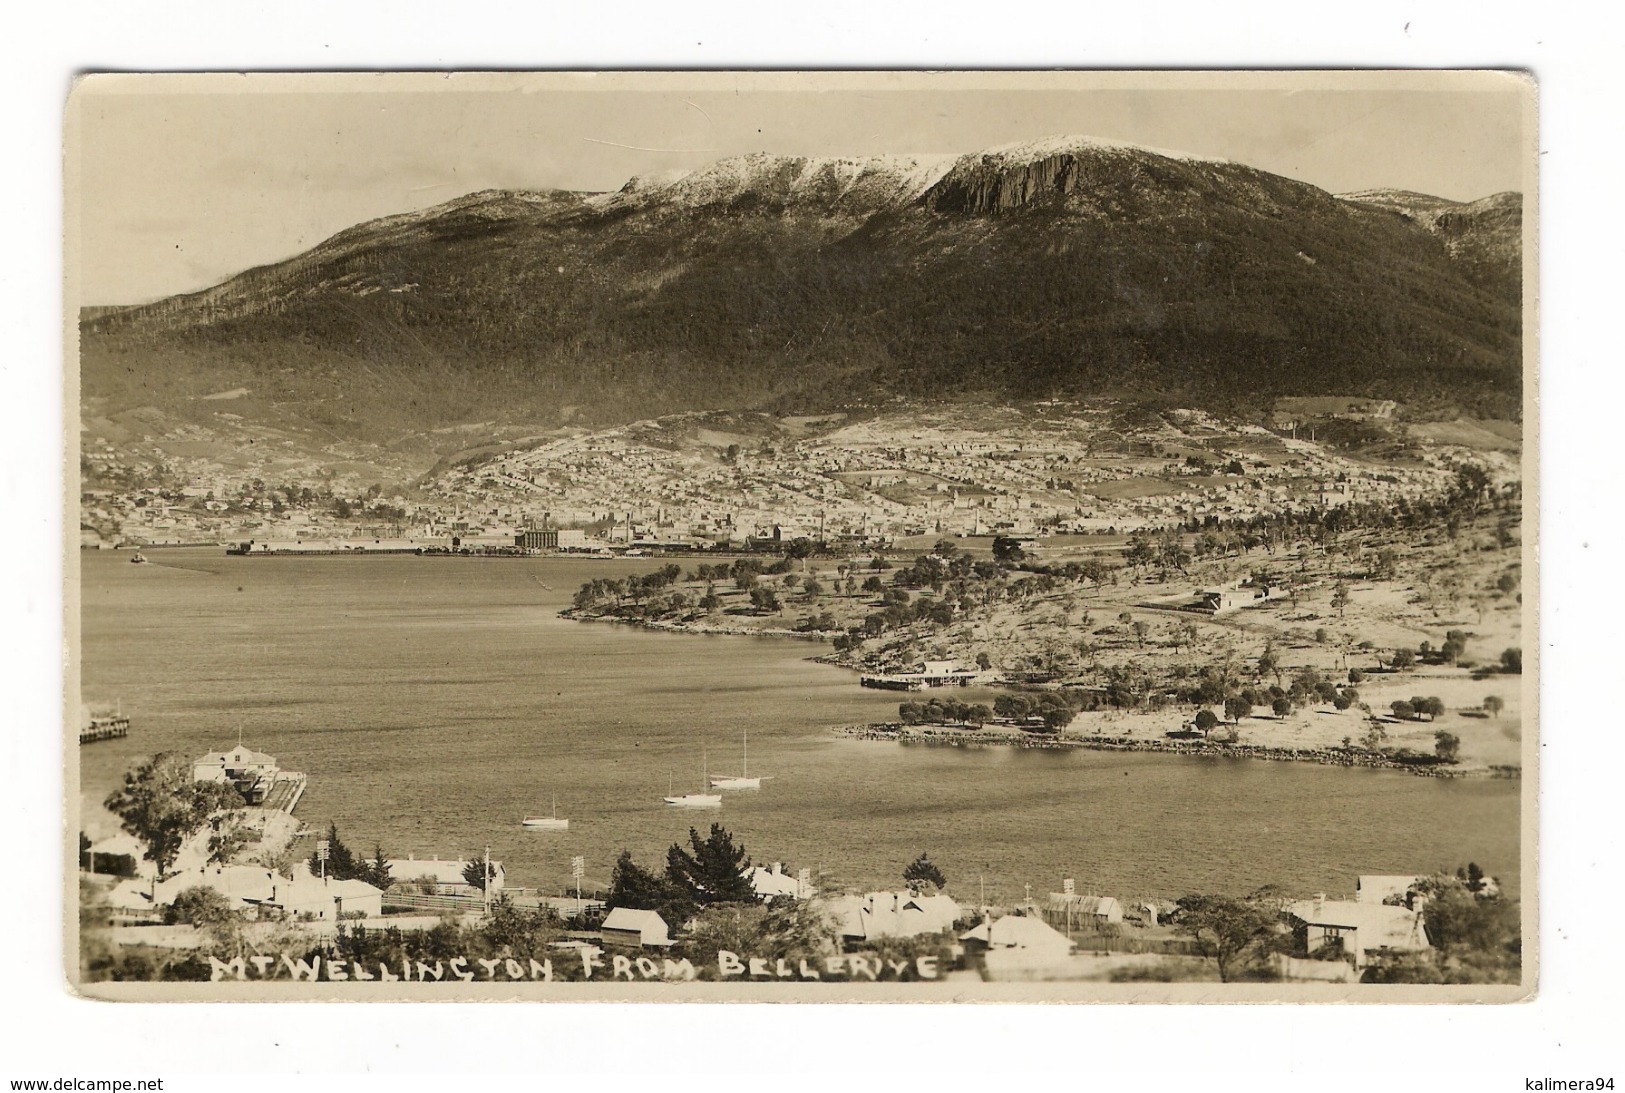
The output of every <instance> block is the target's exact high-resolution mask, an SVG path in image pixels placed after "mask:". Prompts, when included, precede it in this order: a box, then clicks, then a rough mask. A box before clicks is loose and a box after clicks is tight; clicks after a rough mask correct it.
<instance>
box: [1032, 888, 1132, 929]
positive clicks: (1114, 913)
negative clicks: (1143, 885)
mask: <svg viewBox="0 0 1625 1093" xmlns="http://www.w3.org/2000/svg"><path fill="white" fill-rule="evenodd" d="M1044 918H1045V919H1047V920H1048V921H1049V924H1050V925H1051V926H1061V927H1062V928H1065V929H1071V928H1074V927H1076V928H1078V929H1084V928H1089V929H1098V928H1099V927H1101V926H1106V925H1121V924H1122V921H1123V905H1122V903H1120V902H1119V901H1118V900H1117V898H1116V897H1115V896H1080V895H1078V894H1077V893H1075V892H1051V893H1050V894H1049V899H1048V900H1047V901H1046V902H1045V904H1044Z"/></svg>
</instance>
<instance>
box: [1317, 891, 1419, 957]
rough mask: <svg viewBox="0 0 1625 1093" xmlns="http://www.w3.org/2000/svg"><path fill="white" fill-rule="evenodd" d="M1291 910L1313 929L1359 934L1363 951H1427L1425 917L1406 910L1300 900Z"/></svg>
mask: <svg viewBox="0 0 1625 1093" xmlns="http://www.w3.org/2000/svg"><path fill="white" fill-rule="evenodd" d="M1287 910H1288V911H1290V912H1291V913H1292V914H1294V915H1296V916H1297V917H1299V918H1301V919H1303V921H1304V922H1306V923H1308V924H1309V925H1311V926H1329V927H1335V928H1337V929H1342V930H1355V931H1358V934H1359V946H1360V948H1362V949H1425V948H1427V947H1428V940H1427V934H1426V932H1425V931H1424V930H1423V928H1422V915H1421V912H1419V911H1412V910H1409V909H1408V908H1405V907H1389V906H1387V905H1386V904H1382V903H1356V902H1354V901H1353V900H1313V899H1305V900H1299V901H1298V902H1296V903H1293V904H1291V905H1289V906H1288V907H1287Z"/></svg>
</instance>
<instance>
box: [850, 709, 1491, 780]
mask: <svg viewBox="0 0 1625 1093" xmlns="http://www.w3.org/2000/svg"><path fill="white" fill-rule="evenodd" d="M831 731H833V732H834V733H836V734H837V735H840V736H850V737H852V738H854V739H858V740H888V741H893V742H896V743H900V744H910V745H922V746H925V747H1016V748H1036V749H1039V750H1051V751H1065V750H1084V751H1134V752H1159V753H1162V754H1166V755H1187V756H1198V757H1207V758H1218V759H1260V760H1265V761H1269V762H1289V763H1316V764H1319V765H1320V766H1330V767H1365V768H1369V769H1376V770H1403V771H1405V772H1407V773H1409V774H1414V775H1417V776H1418V777H1422V778H1502V779H1520V778H1522V777H1523V769H1522V768H1521V767H1513V766H1497V765H1492V766H1475V767H1459V766H1455V767H1453V766H1447V765H1444V764H1419V763H1406V762H1402V761H1400V760H1398V759H1394V758H1391V757H1389V756H1385V755H1377V754H1373V753H1371V752H1366V751H1358V750H1353V749H1350V750H1344V749H1342V748H1288V747H1281V746H1276V745H1267V744H1219V743H1214V742H1211V741H1190V740H1134V739H1131V738H1129V737H1122V736H1087V737H1077V736H1071V737H1061V736H1037V735H1033V734H1029V733H1020V732H1017V733H1015V734H1010V733H1004V732H987V731H983V730H969V729H966V730H960V729H950V728H946V727H944V728H940V729H938V728H928V729H918V728H912V727H909V728H905V727H904V726H902V725H898V724H896V723H895V722H872V723H869V724H865V725H841V726H838V727H836V728H835V729H833V730H831Z"/></svg>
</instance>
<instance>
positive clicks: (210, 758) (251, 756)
mask: <svg viewBox="0 0 1625 1093" xmlns="http://www.w3.org/2000/svg"><path fill="white" fill-rule="evenodd" d="M202 763H209V764H215V763H218V764H220V765H221V766H224V765H226V764H228V763H255V764H258V765H261V766H265V765H270V766H273V767H274V766H276V760H275V759H274V758H272V757H271V756H269V755H266V754H265V753H264V752H263V751H254V750H252V749H250V748H245V747H244V746H243V745H241V744H238V745H237V746H236V747H235V748H232V749H231V750H230V751H211V752H208V753H206V754H204V755H202V756H200V757H199V758H198V759H197V760H195V764H202Z"/></svg>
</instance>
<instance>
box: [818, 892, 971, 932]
mask: <svg viewBox="0 0 1625 1093" xmlns="http://www.w3.org/2000/svg"><path fill="white" fill-rule="evenodd" d="M829 909H830V912H831V914H832V915H833V916H834V918H835V921H836V922H838V923H840V927H841V936H842V937H844V938H845V939H846V940H847V941H849V942H862V941H874V940H876V939H877V938H882V937H915V936H918V935H920V934H936V933H941V932H942V931H944V930H948V929H951V928H952V927H953V924H954V923H955V922H956V921H958V919H959V913H960V912H959V904H957V903H955V902H954V900H953V898H952V897H951V896H945V895H943V894H942V893H940V892H938V893H935V894H933V895H928V896H927V895H921V894H919V893H916V892H870V893H868V894H867V895H862V896H840V897H837V898H836V899H832V900H830V902H829Z"/></svg>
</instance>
